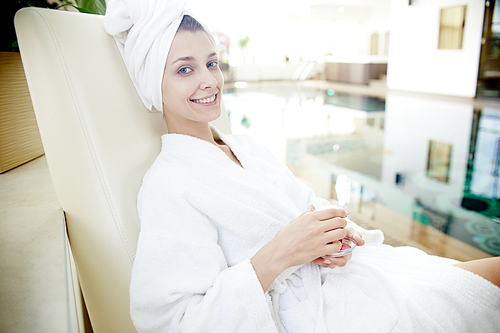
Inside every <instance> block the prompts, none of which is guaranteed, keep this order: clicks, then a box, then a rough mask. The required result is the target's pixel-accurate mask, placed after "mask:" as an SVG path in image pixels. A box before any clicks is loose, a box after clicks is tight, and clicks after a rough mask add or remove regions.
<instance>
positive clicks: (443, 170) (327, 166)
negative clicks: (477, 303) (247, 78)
mask: <svg viewBox="0 0 500 333" xmlns="http://www.w3.org/2000/svg"><path fill="white" fill-rule="evenodd" d="M223 100H224V104H225V106H226V109H227V110H228V114H229V117H230V121H231V128H232V131H233V133H235V134H238V133H244V134H248V135H251V136H252V137H254V138H255V139H256V140H257V141H259V142H261V143H263V144H264V145H266V146H267V147H268V148H269V149H270V150H271V152H272V153H273V154H274V155H275V156H276V157H277V158H278V159H279V160H281V161H283V162H284V163H285V164H286V165H287V166H288V167H289V168H290V169H291V170H292V172H293V173H294V174H295V175H296V176H297V177H299V178H301V179H302V180H304V181H305V182H306V183H308V184H309V185H310V186H311V187H312V188H313V189H314V190H315V191H316V193H317V195H318V196H321V197H324V198H327V199H335V200H337V201H338V202H339V203H340V204H348V203H352V202H353V201H356V200H358V201H359V200H364V201H374V202H378V203H380V204H383V205H384V206H386V207H388V208H390V209H391V210H393V211H395V212H398V213H400V214H402V215H405V216H408V217H411V218H413V219H414V220H416V221H419V222H421V223H423V224H426V225H430V226H432V227H434V228H436V229H438V230H441V231H443V232H445V233H447V234H448V235H450V236H453V237H455V238H458V239H460V240H462V241H464V242H466V243H468V244H471V245H473V246H475V247H477V248H479V249H481V250H483V251H485V252H487V253H489V254H492V255H500V201H499V198H500V186H499V184H500V182H499V179H500V178H499V166H500V108H496V107H491V106H488V107H482V108H480V109H478V108H477V107H475V106H474V105H473V104H472V103H471V102H470V101H463V100H460V99H456V100H454V99H443V98H433V97H423V96H421V95H419V96H416V95H412V94H403V93H396V92H388V93H387V94H386V95H385V97H371V96H365V95H360V94H352V93H345V92H338V91H334V90H332V89H321V88H316V87H313V86H301V85H298V84H294V85H287V84H283V85H276V84H273V85H256V86H248V87H246V88H239V89H236V88H228V89H226V91H225V92H224V95H223Z"/></svg>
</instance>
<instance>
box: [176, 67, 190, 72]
mask: <svg viewBox="0 0 500 333" xmlns="http://www.w3.org/2000/svg"><path fill="white" fill-rule="evenodd" d="M191 71H192V69H191V68H189V67H182V68H181V69H179V71H178V72H177V73H179V74H187V73H189V72H191Z"/></svg>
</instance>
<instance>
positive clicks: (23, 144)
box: [0, 52, 44, 173]
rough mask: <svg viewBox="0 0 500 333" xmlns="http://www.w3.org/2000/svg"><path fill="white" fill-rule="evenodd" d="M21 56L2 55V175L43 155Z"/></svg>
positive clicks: (0, 136) (0, 134) (10, 53)
mask: <svg viewBox="0 0 500 333" xmlns="http://www.w3.org/2000/svg"><path fill="white" fill-rule="evenodd" d="M43 154H44V152H43V147H42V141H41V139H40V134H39V132H38V126H37V123H36V119H35V114H34V112H33V106H32V104H31V98H30V95H29V91H28V85H27V83H26V78H25V76H24V70H23V66H22V63H21V57H20V56H19V53H18V52H0V173H2V172H5V171H8V170H10V169H12V168H15V167H17V166H19V165H21V164H23V163H26V162H28V161H31V160H32V159H35V158H37V157H39V156H41V155H43Z"/></svg>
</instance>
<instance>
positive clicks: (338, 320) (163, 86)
mask: <svg viewBox="0 0 500 333" xmlns="http://www.w3.org/2000/svg"><path fill="white" fill-rule="evenodd" d="M108 5H109V6H108V9H110V11H109V13H106V15H109V16H108V19H109V20H110V21H111V23H110V25H113V24H112V23H113V20H117V19H118V20H125V21H127V20H130V19H136V20H137V22H128V21H127V23H130V25H128V24H122V23H123V22H121V21H119V22H118V23H120V24H116V25H114V26H115V27H120V28H121V29H124V30H118V29H117V30H115V32H116V35H115V38H116V39H117V41H118V42H119V43H124V47H123V55H124V60H125V62H126V64H128V67H127V68H128V69H129V73H131V77H132V79H133V80H134V83H135V84H136V87H138V90H139V93H140V94H141V96H142V97H143V101H144V102H145V105H146V106H147V107H148V108H149V109H150V110H154V109H156V110H158V111H163V113H164V118H165V121H166V123H167V127H168V130H169V133H168V134H165V135H163V136H162V137H161V141H162V149H161V152H160V154H159V155H158V158H157V159H156V160H155V162H154V163H153V165H152V166H151V167H150V169H149V170H148V172H147V173H146V175H145V176H144V179H143V183H142V186H141V189H140V191H139V194H138V203H137V206H138V215H139V219H140V222H141V230H140V234H139V239H138V245H137V252H136V256H135V260H134V265H133V270H132V279H131V284H130V300H131V306H130V308H131V317H132V319H133V321H134V324H135V325H136V327H137V330H138V331H139V332H159V331H161V332H166V331H168V332H330V331H344V330H349V331H350V332H389V331H393V332H415V331H420V330H422V329H424V328H425V330H426V331H459V330H464V331H486V330H487V329H488V328H489V327H495V326H499V325H500V318H499V317H498V315H497V313H498V310H500V308H499V304H498V299H500V288H498V287H497V286H496V285H495V284H494V283H500V281H498V280H496V279H494V278H493V277H494V276H495V274H497V272H498V270H497V271H496V272H495V269H498V267H500V262H499V261H498V260H495V259H493V260H494V261H489V262H487V263H485V262H483V263H478V265H477V266H471V265H462V266H461V267H462V268H463V269H461V268H458V267H456V266H457V264H459V263H458V262H456V261H454V260H450V259H446V258H438V257H431V256H428V255H427V254H425V253H423V252H421V251H419V250H417V249H414V248H393V247H390V246H384V245H382V244H381V243H382V241H383V235H382V233H381V231H380V230H370V231H368V230H365V229H363V228H361V227H360V226H358V225H357V224H355V223H354V222H352V221H350V220H349V219H348V215H349V214H348V213H347V212H346V211H345V210H343V209H340V208H338V207H334V206H332V205H331V204H330V202H329V201H327V200H324V199H321V198H318V197H316V196H315V194H314V193H313V191H312V190H311V189H309V188H308V187H306V186H305V185H304V184H302V183H300V182H299V181H298V180H297V179H296V178H295V177H294V176H293V174H292V173H291V172H290V170H288V169H287V168H286V167H285V166H284V165H283V164H281V163H279V162H278V161H277V160H276V159H275V158H274V157H273V156H272V155H271V153H270V152H269V151H268V150H267V149H266V148H265V147H263V146H261V145H259V144H258V143H256V142H255V141H254V140H252V139H251V138H250V137H248V136H244V135H224V134H223V133H221V132H220V131H218V130H217V129H216V128H215V127H212V126H211V125H210V124H209V122H211V121H213V120H215V119H216V118H218V117H219V115H220V113H221V96H220V94H221V92H222V87H223V79H222V74H221V71H220V70H219V68H218V57H217V53H216V48H215V46H214V45H215V44H214V42H213V38H212V36H211V34H210V32H209V31H208V30H207V29H206V28H204V25H203V24H201V23H196V22H194V21H193V19H192V17H190V16H188V15H187V14H186V13H185V12H184V10H183V6H184V1H180V0H169V1H167V0H127V1H124V0H110V2H109V3H108ZM113 8H114V9H113ZM125 9H126V10H125ZM152 9H154V10H152ZM128 11H129V12H132V13H134V14H136V13H140V14H139V15H130V14H128ZM117 15H118V16H119V17H118V18H117V17H116V16H117ZM121 15H123V16H121ZM141 15H142V16H141ZM166 17H169V20H167V19H166ZM187 26H189V27H193V28H189V29H187V28H186V27H187ZM129 38H130V40H129ZM129 41H130V43H131V44H130V45H127V44H128V43H129ZM137 46H138V47H137ZM144 50H147V52H144ZM127 52H130V53H134V52H135V53H134V55H135V56H137V57H133V56H132V57H129V54H128V53H127ZM141 55H142V57H141ZM144 57H145V59H144ZM149 57H151V58H149ZM151 59H152V61H150V60H151ZM148 66H151V67H148ZM143 68H146V70H144V72H141V70H142V69H143ZM137 73H139V75H137ZM158 93H160V95H159V96H158V95H157V94H158ZM344 240H346V243H345V244H350V245H351V249H352V253H350V250H347V249H345V248H344V252H340V251H341V249H342V244H343V242H344ZM354 244H356V246H355V247H354ZM365 245H370V246H365ZM339 252H340V253H339ZM339 255H342V256H339ZM332 268H335V269H334V270H331V269H332ZM467 270H470V271H473V272H477V273H479V274H481V275H482V276H483V277H485V279H483V278H482V277H479V276H477V275H474V274H472V273H471V272H469V271H467ZM497 275H498V274H497ZM488 280H490V281H491V282H493V283H491V282H490V281H488ZM422 290H425V292H422ZM470 295H474V297H470ZM471 313H474V314H475V316H474V317H473V316H471V315H470V314H471Z"/></svg>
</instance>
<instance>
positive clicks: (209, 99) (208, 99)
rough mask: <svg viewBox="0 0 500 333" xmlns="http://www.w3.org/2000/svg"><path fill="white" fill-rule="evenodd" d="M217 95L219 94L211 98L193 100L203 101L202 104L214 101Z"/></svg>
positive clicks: (196, 101) (195, 100) (194, 100)
mask: <svg viewBox="0 0 500 333" xmlns="http://www.w3.org/2000/svg"><path fill="white" fill-rule="evenodd" d="M216 96H217V95H213V96H212V97H210V98H204V99H192V101H193V102H195V103H202V104H206V103H212V102H213V101H215V97H216Z"/></svg>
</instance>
